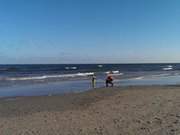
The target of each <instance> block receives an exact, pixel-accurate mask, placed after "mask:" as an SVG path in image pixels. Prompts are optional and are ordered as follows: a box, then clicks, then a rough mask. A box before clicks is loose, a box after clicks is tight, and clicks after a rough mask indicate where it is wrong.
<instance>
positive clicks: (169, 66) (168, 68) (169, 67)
mask: <svg viewBox="0 0 180 135" xmlns="http://www.w3.org/2000/svg"><path fill="white" fill-rule="evenodd" d="M172 69H173V66H172V65H167V66H166V67H164V68H163V70H164V71H168V70H172Z"/></svg>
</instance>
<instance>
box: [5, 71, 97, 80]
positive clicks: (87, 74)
mask: <svg viewBox="0 0 180 135" xmlns="http://www.w3.org/2000/svg"><path fill="white" fill-rule="evenodd" d="M91 75H94V73H93V72H88V73H76V74H60V75H44V76H34V77H14V78H6V79H5V80H10V81H25V80H43V79H48V78H73V77H86V76H91Z"/></svg>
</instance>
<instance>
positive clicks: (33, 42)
mask: <svg viewBox="0 0 180 135" xmlns="http://www.w3.org/2000/svg"><path fill="white" fill-rule="evenodd" d="M144 62H145V63H149V62H180V1H179V0H0V63H1V64H17V63H18V64H27V63H28V64H31V63H35V64H37V63H144Z"/></svg>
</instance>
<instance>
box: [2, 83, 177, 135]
mask: <svg viewBox="0 0 180 135" xmlns="http://www.w3.org/2000/svg"><path fill="white" fill-rule="evenodd" d="M178 134H180V86H131V87H130V86H129V87H115V88H100V89H95V90H90V91H87V92H83V93H76V94H66V95H54V96H53V95H52V96H39V97H16V98H3V99H0V135H178Z"/></svg>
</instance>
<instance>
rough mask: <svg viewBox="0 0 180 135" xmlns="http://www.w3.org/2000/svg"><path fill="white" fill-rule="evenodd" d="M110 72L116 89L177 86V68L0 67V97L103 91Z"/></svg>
mask: <svg viewBox="0 0 180 135" xmlns="http://www.w3.org/2000/svg"><path fill="white" fill-rule="evenodd" d="M110 72H112V73H113V76H114V78H115V81H114V82H115V85H116V86H128V85H176V84H177V85H179V84H180V64H168V63H166V64H58V65H0V97H9V96H34V95H51V94H59V93H68V92H80V91H85V90H89V89H91V76H92V75H93V74H94V75H96V77H97V85H96V87H104V82H105V78H106V76H107V74H108V73H110Z"/></svg>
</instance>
